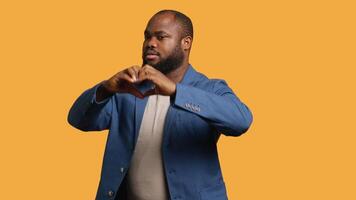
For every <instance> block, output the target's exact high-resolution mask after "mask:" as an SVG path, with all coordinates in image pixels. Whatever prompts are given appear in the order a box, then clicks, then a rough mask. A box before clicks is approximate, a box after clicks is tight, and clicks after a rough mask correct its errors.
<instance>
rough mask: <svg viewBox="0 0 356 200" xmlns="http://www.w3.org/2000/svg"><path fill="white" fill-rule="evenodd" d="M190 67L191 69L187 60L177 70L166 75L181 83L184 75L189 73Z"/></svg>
mask: <svg viewBox="0 0 356 200" xmlns="http://www.w3.org/2000/svg"><path fill="white" fill-rule="evenodd" d="M188 67H189V63H188V61H187V60H185V61H184V62H183V63H182V65H180V66H179V67H178V68H177V69H175V70H173V71H171V72H169V73H168V74H166V76H167V77H168V78H169V79H170V80H172V81H173V82H175V83H179V82H181V80H182V79H183V77H184V74H185V72H186V71H187V69H188Z"/></svg>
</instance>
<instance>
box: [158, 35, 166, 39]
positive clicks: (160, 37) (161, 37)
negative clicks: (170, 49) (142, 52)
mask: <svg viewBox="0 0 356 200" xmlns="http://www.w3.org/2000/svg"><path fill="white" fill-rule="evenodd" d="M165 37H166V36H164V35H158V36H157V39H158V40H163V39H164V38H165Z"/></svg>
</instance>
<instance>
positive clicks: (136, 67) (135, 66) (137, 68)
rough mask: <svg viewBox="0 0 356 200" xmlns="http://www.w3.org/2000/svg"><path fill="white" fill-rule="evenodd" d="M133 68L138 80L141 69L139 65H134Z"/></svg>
mask: <svg viewBox="0 0 356 200" xmlns="http://www.w3.org/2000/svg"><path fill="white" fill-rule="evenodd" d="M131 68H132V69H133V70H134V71H135V75H136V79H138V73H139V71H140V69H141V67H140V66H138V65H134V66H132V67H131Z"/></svg>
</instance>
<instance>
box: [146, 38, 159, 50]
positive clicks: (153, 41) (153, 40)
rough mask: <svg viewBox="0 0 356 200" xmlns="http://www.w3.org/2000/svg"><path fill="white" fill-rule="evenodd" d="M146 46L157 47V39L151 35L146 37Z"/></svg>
mask: <svg viewBox="0 0 356 200" xmlns="http://www.w3.org/2000/svg"><path fill="white" fill-rule="evenodd" d="M147 47H149V48H156V47H157V39H156V37H151V38H149V39H147Z"/></svg>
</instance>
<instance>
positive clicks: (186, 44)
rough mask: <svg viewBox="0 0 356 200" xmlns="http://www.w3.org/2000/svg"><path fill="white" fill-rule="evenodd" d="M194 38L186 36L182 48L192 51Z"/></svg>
mask: <svg viewBox="0 0 356 200" xmlns="http://www.w3.org/2000/svg"><path fill="white" fill-rule="evenodd" d="M192 42H193V38H192V37H191V36H186V37H184V38H183V39H182V48H183V50H184V51H188V50H190V48H191V47H192Z"/></svg>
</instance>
